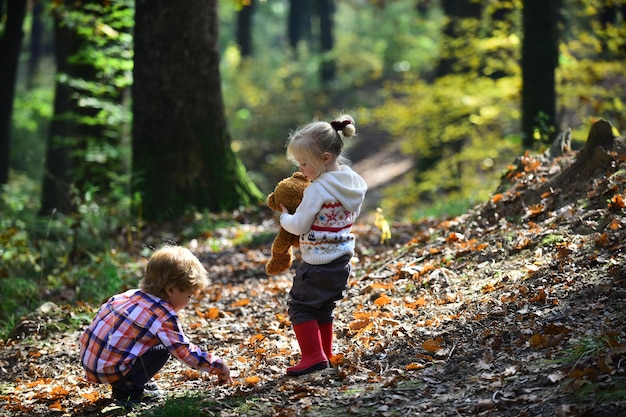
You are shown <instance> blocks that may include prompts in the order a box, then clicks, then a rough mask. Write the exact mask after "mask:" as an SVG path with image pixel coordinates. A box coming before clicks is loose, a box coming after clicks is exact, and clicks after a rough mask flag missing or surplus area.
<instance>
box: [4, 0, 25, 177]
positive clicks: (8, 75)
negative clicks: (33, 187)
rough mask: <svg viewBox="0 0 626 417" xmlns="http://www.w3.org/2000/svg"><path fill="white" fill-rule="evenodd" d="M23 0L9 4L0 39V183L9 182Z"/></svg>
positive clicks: (23, 7) (23, 10) (23, 11)
mask: <svg viewBox="0 0 626 417" xmlns="http://www.w3.org/2000/svg"><path fill="white" fill-rule="evenodd" d="M26 3H27V1H26V0H11V1H9V2H8V6H7V15H6V22H5V27H4V33H3V34H2V38H0V60H1V61H2V65H0V184H6V183H7V182H8V181H9V152H10V150H11V117H12V115H13V99H14V97H15V84H16V82H17V67H18V58H19V54H20V48H21V46H22V39H23V37H24V32H23V30H22V26H23V24H24V17H25V16H26ZM0 16H2V15H1V14H0Z"/></svg>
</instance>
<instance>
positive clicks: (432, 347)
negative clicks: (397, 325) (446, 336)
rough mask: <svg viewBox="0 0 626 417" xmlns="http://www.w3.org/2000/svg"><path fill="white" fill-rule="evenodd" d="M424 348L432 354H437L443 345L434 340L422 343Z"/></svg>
mask: <svg viewBox="0 0 626 417" xmlns="http://www.w3.org/2000/svg"><path fill="white" fill-rule="evenodd" d="M422 347H423V348H424V349H425V350H426V351H427V352H430V353H434V352H437V351H438V350H439V349H441V345H440V344H439V342H437V341H436V340H434V339H428V340H425V341H424V343H422Z"/></svg>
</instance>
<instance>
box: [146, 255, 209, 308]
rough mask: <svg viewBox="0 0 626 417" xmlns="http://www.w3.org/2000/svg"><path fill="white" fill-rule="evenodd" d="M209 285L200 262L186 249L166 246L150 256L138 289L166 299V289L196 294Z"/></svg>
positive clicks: (205, 272)
mask: <svg viewBox="0 0 626 417" xmlns="http://www.w3.org/2000/svg"><path fill="white" fill-rule="evenodd" d="M208 284H209V279H208V273H207V271H206V269H205V268H204V266H203V265H202V263H201V262H200V260H198V258H196V256H195V255H194V254H193V253H191V251H190V250H189V249H187V248H183V247H181V246H174V245H166V246H163V247H162V248H160V249H159V250H157V251H156V252H154V253H153V254H152V256H150V259H149V260H148V265H147V266H146V274H145V276H144V278H143V280H142V281H141V283H140V284H139V288H140V289H141V290H142V291H145V292H147V293H149V294H152V295H156V296H157V297H160V298H163V299H167V293H166V290H167V288H168V287H172V286H173V287H175V288H178V289H179V290H182V291H185V290H189V289H191V290H193V291H194V292H198V291H201V290H203V289H204V288H206V286H207V285H208Z"/></svg>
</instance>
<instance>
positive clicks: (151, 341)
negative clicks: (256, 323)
mask: <svg viewBox="0 0 626 417" xmlns="http://www.w3.org/2000/svg"><path fill="white" fill-rule="evenodd" d="M159 344H161V345H163V346H165V348H166V349H167V350H168V351H169V352H170V353H171V354H172V355H173V356H174V357H176V358H177V359H178V360H180V361H181V362H182V363H184V364H186V365H188V366H190V367H191V368H194V369H198V370H200V371H207V372H210V371H212V370H215V369H220V368H221V367H222V364H223V362H222V360H221V359H218V358H215V357H213V356H212V355H211V354H210V353H208V352H204V351H202V350H201V349H200V348H199V347H197V346H196V345H194V344H192V343H191V342H190V341H189V339H188V338H187V336H186V335H185V333H184V332H183V330H182V328H181V326H180V321H179V319H178V315H177V314H176V312H175V311H174V310H173V309H172V307H171V305H170V304H169V303H168V302H167V301H165V300H162V299H161V298H159V297H156V296H153V295H150V294H147V293H145V292H143V291H140V290H129V291H127V292H125V293H122V294H117V295H115V296H113V297H111V298H110V299H109V300H108V301H107V302H106V303H105V304H103V305H102V307H100V310H99V311H98V314H97V315H96V317H95V318H94V320H93V322H92V323H91V325H89V327H88V328H87V329H85V331H84V332H83V333H82V334H81V336H80V357H81V362H82V364H83V368H85V372H86V373H87V380H88V381H90V382H96V383H103V384H106V383H108V384H110V383H113V382H115V381H118V380H119V379H120V378H122V377H123V376H124V375H125V374H126V372H128V371H129V370H130V368H131V367H132V364H133V363H134V361H135V359H137V358H138V357H140V356H142V355H143V354H144V353H146V351H148V350H149V349H151V348H152V347H154V346H156V345H159Z"/></svg>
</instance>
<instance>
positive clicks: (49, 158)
mask: <svg viewBox="0 0 626 417" xmlns="http://www.w3.org/2000/svg"><path fill="white" fill-rule="evenodd" d="M54 39H55V54H54V57H55V63H56V67H57V74H71V72H72V69H71V64H70V63H69V58H70V57H71V56H73V55H74V54H76V52H77V51H78V49H79V45H80V39H79V38H78V36H77V34H76V32H75V31H73V30H72V29H71V28H69V27H68V26H67V25H65V24H64V23H63V18H62V17H61V16H59V15H58V14H57V15H55V19H54ZM72 95H73V94H72V89H71V87H70V86H69V85H68V84H67V83H65V82H61V81H59V80H57V81H56V83H55V94H54V116H53V118H52V121H51V122H50V127H49V130H48V138H47V149H46V162H45V169H44V177H43V185H42V192H41V207H40V210H39V215H40V216H48V215H50V214H52V213H54V212H55V211H59V212H61V213H65V214H69V213H72V212H74V211H75V207H74V204H72V197H71V191H70V190H71V188H72V184H73V181H74V179H73V172H74V170H75V169H76V166H77V162H76V159H75V158H74V157H73V156H72V151H73V149H74V146H73V143H72V141H71V138H72V137H73V136H74V135H75V134H76V126H75V123H74V119H72V118H71V117H70V116H69V115H70V113H71V111H72V109H73V107H74V105H73V98H72Z"/></svg>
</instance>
